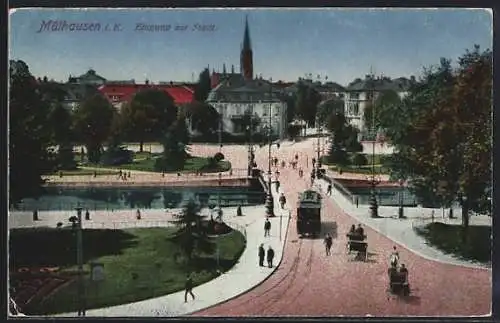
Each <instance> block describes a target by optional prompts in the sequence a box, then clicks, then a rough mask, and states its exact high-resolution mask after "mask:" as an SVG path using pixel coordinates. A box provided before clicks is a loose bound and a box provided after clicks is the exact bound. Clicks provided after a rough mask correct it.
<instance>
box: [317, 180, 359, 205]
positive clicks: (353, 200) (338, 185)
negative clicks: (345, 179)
mask: <svg viewBox="0 0 500 323" xmlns="http://www.w3.org/2000/svg"><path fill="white" fill-rule="evenodd" d="M323 179H324V180H325V181H326V182H328V183H330V184H332V186H333V187H335V189H336V190H337V191H339V192H340V193H341V194H342V195H344V197H345V198H346V199H347V200H349V201H350V202H351V204H354V203H356V196H355V195H354V194H352V193H351V191H349V190H348V189H347V188H346V187H345V186H344V185H342V184H341V183H340V182H338V181H336V180H335V179H333V178H331V177H329V176H327V175H323Z"/></svg>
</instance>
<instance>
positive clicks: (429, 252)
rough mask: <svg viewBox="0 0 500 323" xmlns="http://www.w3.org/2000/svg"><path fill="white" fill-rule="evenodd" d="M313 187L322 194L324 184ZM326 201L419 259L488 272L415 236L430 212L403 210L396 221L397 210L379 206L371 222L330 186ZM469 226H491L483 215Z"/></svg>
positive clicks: (437, 215)
mask: <svg viewBox="0 0 500 323" xmlns="http://www.w3.org/2000/svg"><path fill="white" fill-rule="evenodd" d="M314 185H315V186H316V187H318V186H319V187H320V189H321V190H322V191H326V187H327V186H328V183H327V182H326V181H324V180H319V181H316V182H315V184H314ZM330 198H331V199H333V200H334V201H335V203H336V204H337V205H338V206H339V207H340V208H341V209H343V210H344V212H346V213H347V214H348V215H350V216H351V217H352V218H353V219H355V220H356V221H353V224H357V223H363V224H364V225H367V226H369V227H371V228H373V229H374V230H375V231H377V232H379V233H380V234H383V235H385V236H386V237H388V238H389V239H391V240H393V241H395V242H396V243H398V244H400V245H403V246H405V247H406V248H408V249H409V250H411V251H412V252H414V253H415V254H417V255H419V256H421V257H423V258H426V259H430V260H434V261H438V262H442V263H448V264H453V265H458V266H464V267H472V268H484V269H491V266H487V265H484V264H481V263H477V262H473V261H467V260H462V259H458V258H455V257H453V256H452V255H449V254H445V253H444V252H442V251H440V250H438V249H435V248H433V247H431V246H429V245H428V244H427V242H426V240H425V239H424V238H422V237H421V236H419V235H417V234H416V233H415V231H414V230H413V228H414V227H415V226H419V225H423V224H425V223H428V222H430V221H431V212H432V210H433V209H430V208H418V207H417V208H405V209H404V214H405V216H406V219H398V218H397V214H398V207H389V206H380V207H379V211H378V212H379V216H381V217H382V218H378V219H374V218H371V217H370V209H369V206H368V205H361V204H360V205H359V207H356V205H355V204H352V203H351V202H350V201H349V200H348V199H347V198H345V197H344V195H342V193H340V192H339V191H338V190H336V189H335V187H332V196H331V197H330ZM434 211H435V221H436V222H445V223H450V220H443V219H442V216H441V214H442V211H441V209H434ZM459 212H460V210H454V214H455V215H457V216H459V215H460V213H459ZM451 221H452V222H451V223H454V224H459V223H460V218H458V219H453V220H451ZM470 224H471V225H491V218H489V217H486V216H473V217H471V221H470Z"/></svg>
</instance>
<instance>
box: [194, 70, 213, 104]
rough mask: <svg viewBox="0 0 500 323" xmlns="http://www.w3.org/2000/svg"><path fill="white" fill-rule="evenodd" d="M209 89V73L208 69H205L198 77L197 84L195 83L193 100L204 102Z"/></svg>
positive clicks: (210, 87)
mask: <svg viewBox="0 0 500 323" xmlns="http://www.w3.org/2000/svg"><path fill="white" fill-rule="evenodd" d="M211 89H212V85H211V81H210V71H209V70H208V68H205V69H204V70H203V71H202V72H201V73H200V76H199V77H198V83H196V86H195V89H194V100H195V101H198V102H205V100H206V99H207V97H208V94H209V93H210V90H211Z"/></svg>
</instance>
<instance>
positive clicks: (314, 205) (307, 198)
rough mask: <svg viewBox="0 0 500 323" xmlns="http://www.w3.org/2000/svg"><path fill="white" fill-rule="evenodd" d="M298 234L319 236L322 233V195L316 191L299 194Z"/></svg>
mask: <svg viewBox="0 0 500 323" xmlns="http://www.w3.org/2000/svg"><path fill="white" fill-rule="evenodd" d="M297 233H298V234H299V236H304V235H310V236H313V237H314V236H317V235H319V234H320V233H321V194H320V193H318V192H316V191H314V190H305V191H304V192H302V193H299V199H298V202H297Z"/></svg>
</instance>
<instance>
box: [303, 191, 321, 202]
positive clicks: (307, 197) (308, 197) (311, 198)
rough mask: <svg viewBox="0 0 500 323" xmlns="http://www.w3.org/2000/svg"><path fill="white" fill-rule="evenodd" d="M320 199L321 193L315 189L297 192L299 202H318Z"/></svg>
mask: <svg viewBox="0 0 500 323" xmlns="http://www.w3.org/2000/svg"><path fill="white" fill-rule="evenodd" d="M320 201H321V194H320V193H318V192H316V191H315V190H305V191H304V192H301V193H299V202H300V203H304V202H312V203H319V202H320Z"/></svg>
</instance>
